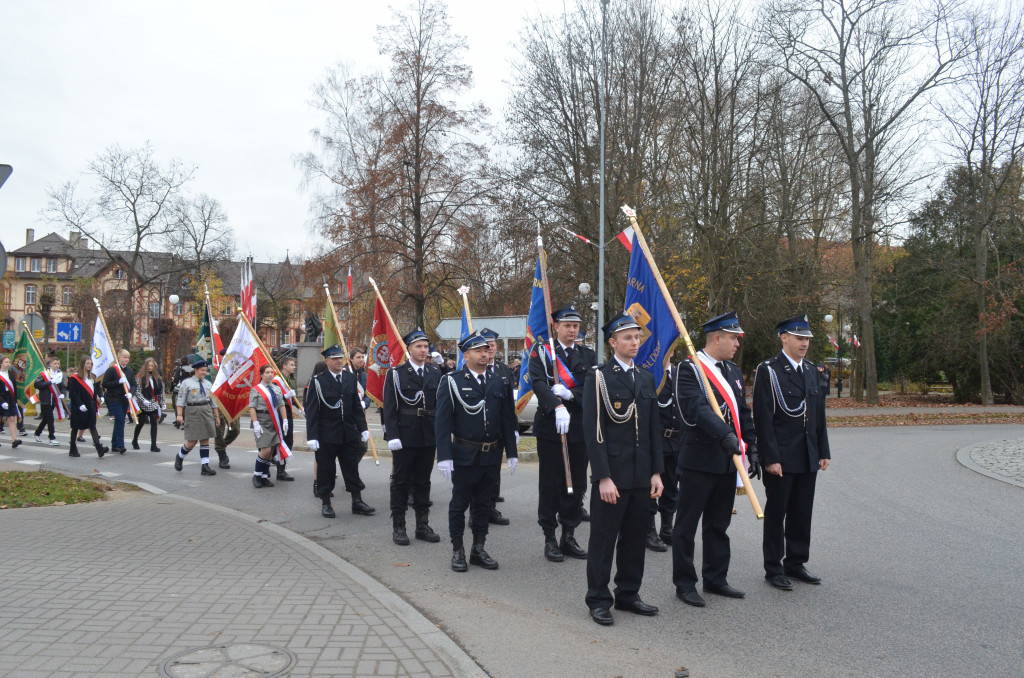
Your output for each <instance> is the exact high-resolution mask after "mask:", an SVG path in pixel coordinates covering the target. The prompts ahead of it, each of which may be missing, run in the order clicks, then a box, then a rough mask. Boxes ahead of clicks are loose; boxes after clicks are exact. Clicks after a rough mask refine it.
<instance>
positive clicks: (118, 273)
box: [114, 268, 125, 280]
mask: <svg viewBox="0 0 1024 678" xmlns="http://www.w3.org/2000/svg"><path fill="white" fill-rule="evenodd" d="M124 279H125V274H124V271H123V270H121V269H120V268H117V269H114V280H124Z"/></svg>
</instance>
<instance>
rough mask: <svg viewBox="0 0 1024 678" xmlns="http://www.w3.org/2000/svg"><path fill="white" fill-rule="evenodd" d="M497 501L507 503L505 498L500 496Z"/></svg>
mask: <svg viewBox="0 0 1024 678" xmlns="http://www.w3.org/2000/svg"><path fill="white" fill-rule="evenodd" d="M495 501H499V502H500V501H505V497H502V496H500V495H499V496H498V498H497V499H495Z"/></svg>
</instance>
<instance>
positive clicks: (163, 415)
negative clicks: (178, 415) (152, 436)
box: [160, 412, 167, 424]
mask: <svg viewBox="0 0 1024 678" xmlns="http://www.w3.org/2000/svg"><path fill="white" fill-rule="evenodd" d="M166 418H167V413H166V412H164V413H163V414H161V415H160V423H161V424H162V423H164V419H166Z"/></svg>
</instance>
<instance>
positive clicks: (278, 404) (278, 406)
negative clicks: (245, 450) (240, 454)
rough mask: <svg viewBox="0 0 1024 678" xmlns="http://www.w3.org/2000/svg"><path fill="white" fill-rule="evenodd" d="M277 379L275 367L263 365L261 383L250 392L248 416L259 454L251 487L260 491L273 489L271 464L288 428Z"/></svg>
mask: <svg viewBox="0 0 1024 678" xmlns="http://www.w3.org/2000/svg"><path fill="white" fill-rule="evenodd" d="M274 377H275V375H274V366H273V365H264V366H263V367H262V368H260V383H259V384H257V385H255V386H253V387H252V390H251V391H249V416H250V417H251V418H252V431H253V434H254V435H255V436H256V448H257V450H258V452H257V454H256V467H255V468H254V469H253V474H252V486H253V487H255V488H257V489H259V488H262V487H273V486H274V483H273V482H271V480H270V460H271V458H272V457H273V456H274V453H275V451H276V449H277V447H278V445H280V444H281V442H282V437H283V436H284V435H285V434H286V433H287V431H288V428H289V426H288V420H287V419H286V418H285V410H284V394H283V393H281V389H280V388H279V387H278V385H277V384H275V383H274ZM282 456H285V455H282Z"/></svg>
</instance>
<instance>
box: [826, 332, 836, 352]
mask: <svg viewBox="0 0 1024 678" xmlns="http://www.w3.org/2000/svg"><path fill="white" fill-rule="evenodd" d="M828 340H829V341H830V342H832V348H834V349H835V350H837V351H838V350H839V344H838V343H836V340H835V339H833V338H832V335H831V334H830V335H828Z"/></svg>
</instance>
